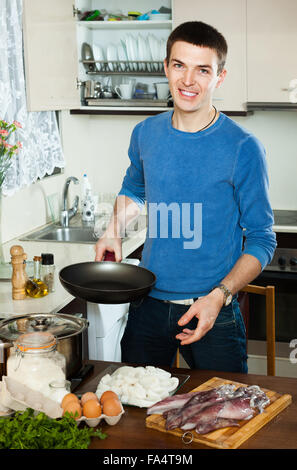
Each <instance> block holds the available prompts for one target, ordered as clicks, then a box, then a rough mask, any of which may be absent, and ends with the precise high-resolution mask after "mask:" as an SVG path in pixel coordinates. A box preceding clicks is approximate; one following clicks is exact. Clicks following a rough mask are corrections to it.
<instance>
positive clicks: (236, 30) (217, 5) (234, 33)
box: [173, 0, 247, 111]
mask: <svg viewBox="0 0 297 470" xmlns="http://www.w3.org/2000/svg"><path fill="white" fill-rule="evenodd" d="M184 21H203V22H204V23H208V24H210V25H211V26H214V27H215V28H216V29H218V31H220V33H222V34H223V36H224V37H225V38H226V41H227V43H228V55H227V61H226V70H227V75H226V78H225V81H224V82H223V84H222V86H221V88H219V89H217V91H216V94H215V100H214V104H215V106H216V107H217V108H218V109H220V110H222V111H245V109H246V108H245V105H246V101H247V94H246V0H223V1H222V0H208V1H207V2H205V1H203V0H182V1H181V0H173V27H176V26H177V25H178V24H180V23H183V22H184Z"/></svg>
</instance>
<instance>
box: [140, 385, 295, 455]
mask: <svg viewBox="0 0 297 470" xmlns="http://www.w3.org/2000/svg"><path fill="white" fill-rule="evenodd" d="M224 384H233V385H235V386H236V388H237V387H241V386H244V387H246V386H247V384H242V383H239V382H233V381H231V380H226V379H221V378H219V377H213V378H212V379H210V380H208V381H207V382H205V383H203V384H202V385H200V386H199V387H197V388H194V389H193V390H191V391H192V392H196V391H201V390H209V389H211V388H214V387H220V386H221V385H224ZM262 390H263V391H264V392H265V393H266V394H267V396H268V397H269V399H270V404H269V405H268V406H267V407H266V408H265V409H264V412H263V413H259V414H257V415H256V416H254V417H253V418H251V419H250V420H248V421H245V420H241V421H238V424H239V427H227V428H222V429H217V430H215V431H212V432H210V433H208V434H197V433H196V431H195V430H194V429H193V430H192V431H187V432H190V433H192V436H193V441H194V442H199V443H200V444H204V445H207V446H210V447H216V448H218V449H237V447H239V446H240V445H241V444H242V443H243V442H244V441H246V440H247V439H248V438H249V437H251V436H253V435H254V434H255V433H256V432H257V431H258V430H259V429H261V428H262V427H263V426H265V424H266V423H268V422H269V421H271V420H272V419H273V418H274V417H275V416H276V415H278V414H279V413H280V412H281V411H282V410H284V409H285V408H286V407H287V406H288V405H289V404H290V403H291V402H292V396H291V395H288V394H284V395H281V394H279V393H277V392H274V391H272V390H267V389H264V388H262ZM146 426H147V427H148V428H153V429H157V430H158V431H162V432H168V433H170V434H174V435H175V436H178V437H179V438H182V436H183V434H184V433H185V431H183V430H182V429H180V428H176V429H173V430H171V431H167V430H166V429H165V419H164V418H163V417H162V415H160V414H153V415H150V416H148V417H147V418H146ZM189 436H190V435H189V434H187V436H185V438H188V437H189ZM190 437H191V436H190Z"/></svg>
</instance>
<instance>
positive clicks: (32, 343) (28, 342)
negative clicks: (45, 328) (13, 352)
mask: <svg viewBox="0 0 297 470" xmlns="http://www.w3.org/2000/svg"><path fill="white" fill-rule="evenodd" d="M56 344H57V340H56V338H55V337H54V336H53V335H52V334H51V333H44V332H35V333H25V334H23V335H20V336H19V337H18V339H17V341H16V347H17V348H18V349H19V350H20V351H22V352H37V353H39V352H48V351H52V350H53V349H54V348H55V346H56Z"/></svg>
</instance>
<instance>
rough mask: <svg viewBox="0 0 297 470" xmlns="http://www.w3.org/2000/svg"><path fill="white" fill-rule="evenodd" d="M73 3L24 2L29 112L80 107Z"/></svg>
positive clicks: (64, 0)
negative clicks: (77, 86)
mask: <svg viewBox="0 0 297 470" xmlns="http://www.w3.org/2000/svg"><path fill="white" fill-rule="evenodd" d="M72 5H73V0H62V1H61V0H42V2H41V1H40V0H24V2H23V31H24V34H23V36H24V58H25V76H26V93H27V108H28V111H47V110H60V109H71V108H75V107H78V106H79V105H80V100H79V93H78V90H77V88H76V78H77V77H78V55H77V44H76V39H75V38H76V24H75V18H74V16H73V14H72V11H73V6H72Z"/></svg>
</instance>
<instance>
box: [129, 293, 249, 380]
mask: <svg viewBox="0 0 297 470" xmlns="http://www.w3.org/2000/svg"><path fill="white" fill-rule="evenodd" d="M188 309H189V306H185V305H179V304H172V303H165V302H162V301H160V300H157V299H154V298H152V297H145V298H144V299H141V300H138V301H135V302H132V303H131V304H130V309H129V316H128V322H127V325H126V329H125V332H124V335H123V337H122V341H121V349H122V361H123V362H130V363H136V364H146V365H153V366H156V367H161V366H162V365H163V366H172V365H173V363H174V360H175V357H176V352H177V348H179V351H180V353H181V354H182V356H183V358H184V360H185V361H186V362H187V364H188V366H189V367H190V368H191V369H208V370H215V371H225V372H243V373H247V355H246V334H245V325H244V322H243V318H242V315H241V312H240V308H239V304H238V301H237V298H236V297H234V298H233V300H232V303H231V304H230V305H228V307H223V308H222V310H221V311H220V313H219V315H218V317H217V320H216V322H215V324H214V326H213V328H212V329H211V330H210V331H208V332H207V333H206V335H205V336H204V337H203V338H201V339H200V340H199V341H196V342H195V343H192V344H189V345H185V346H181V345H180V341H179V340H177V339H176V338H175V336H176V335H177V334H178V333H180V332H181V331H182V329H183V328H185V327H186V328H190V329H192V330H193V329H195V328H196V327H197V318H196V317H194V318H193V319H192V320H191V321H190V322H189V323H188V324H187V325H186V326H184V327H180V326H179V325H178V324H177V322H178V320H179V318H180V317H181V316H182V315H183V314H184V313H185V312H186V311H187V310H188Z"/></svg>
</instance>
